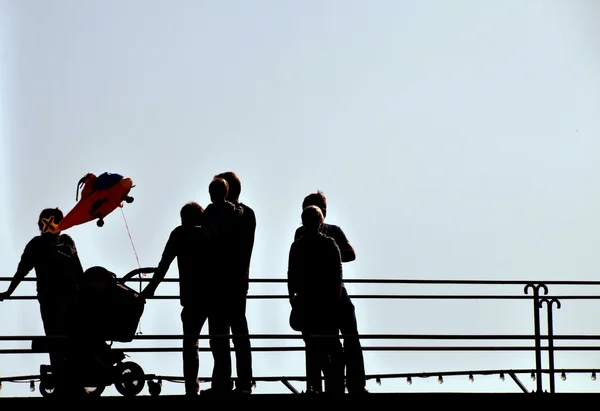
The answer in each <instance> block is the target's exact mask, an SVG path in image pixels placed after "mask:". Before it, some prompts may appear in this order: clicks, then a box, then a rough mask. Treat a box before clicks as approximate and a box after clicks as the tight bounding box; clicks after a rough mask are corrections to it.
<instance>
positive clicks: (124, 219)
mask: <svg viewBox="0 0 600 411" xmlns="http://www.w3.org/2000/svg"><path fill="white" fill-rule="evenodd" d="M121 215H122V216H123V221H125V228H126V229H127V235H128V236H129V241H131V247H132V248H133V254H135V259H136V261H137V263H138V268H142V266H141V264H140V259H139V258H138V255H137V251H136V250H135V245H134V244H133V238H132V237H131V232H130V231H129V225H127V219H126V218H125V213H124V212H123V208H122V207H121Z"/></svg>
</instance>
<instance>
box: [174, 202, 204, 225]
mask: <svg viewBox="0 0 600 411" xmlns="http://www.w3.org/2000/svg"><path fill="white" fill-rule="evenodd" d="M179 216H180V217H181V224H182V225H202V223H203V220H204V208H203V207H202V206H201V205H200V204H198V203H196V202H195V201H190V202H189V203H187V204H185V205H184V206H183V207H181V211H180V212H179Z"/></svg>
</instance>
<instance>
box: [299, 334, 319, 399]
mask: <svg viewBox="0 0 600 411" xmlns="http://www.w3.org/2000/svg"><path fill="white" fill-rule="evenodd" d="M303 336H304V345H305V361H306V392H307V393H310V394H320V393H322V392H323V383H322V381H321V360H322V358H321V357H320V353H319V347H318V342H317V341H315V339H314V338H312V337H311V336H310V335H309V334H308V333H303Z"/></svg>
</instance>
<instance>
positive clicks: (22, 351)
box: [0, 346, 600, 354]
mask: <svg viewBox="0 0 600 411" xmlns="http://www.w3.org/2000/svg"><path fill="white" fill-rule="evenodd" d="M362 349H363V351H535V347H533V346H532V347H525V346H502V347H499V346H487V347H478V346H447V347H446V346H410V347H408V346H407V347H402V346H380V347H363V348H362ZM549 349H550V348H549V347H540V350H541V351H548V350H549ZM552 349H553V350H554V351H598V350H600V346H566V347H557V346H554V347H552ZM113 350H114V351H120V352H152V353H158V352H181V350H182V348H181V347H152V348H151V347H137V348H135V347H132V348H113ZM251 350H252V351H256V352H285V351H305V347H252V348H251ZM198 351H200V352H211V349H210V348H208V347H206V348H205V347H200V348H198ZM46 352H47V351H42V350H35V351H34V350H32V349H26V348H21V349H19V348H17V349H0V354H43V353H46Z"/></svg>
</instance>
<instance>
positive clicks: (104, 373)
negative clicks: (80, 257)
mask: <svg viewBox="0 0 600 411" xmlns="http://www.w3.org/2000/svg"><path fill="white" fill-rule="evenodd" d="M155 271H156V268H140V269H136V270H133V271H130V272H129V273H127V274H126V275H125V276H123V278H121V279H118V278H117V276H116V275H115V274H114V273H112V272H110V271H109V270H107V269H106V268H104V267H100V266H95V267H90V268H88V269H87V270H86V271H85V272H84V275H83V278H82V282H81V286H80V292H79V301H80V302H79V310H78V313H77V316H76V318H77V320H76V324H75V327H74V332H73V335H70V336H68V338H67V344H68V345H67V347H68V348H67V350H68V352H67V355H66V363H67V373H68V376H67V378H68V379H71V380H72V381H74V382H75V383H76V384H77V385H78V386H81V387H82V389H84V388H85V390H84V391H82V394H84V395H93V396H100V395H101V394H102V393H103V392H104V389H105V388H106V387H107V386H110V385H112V384H114V385H115V388H116V390H117V391H118V392H119V393H120V394H121V395H123V396H136V395H138V394H139V393H140V392H141V391H142V389H143V388H144V386H145V382H146V377H145V374H144V370H143V369H142V367H141V366H140V365H138V364H137V363H135V362H133V361H125V358H126V355H125V354H124V353H123V352H122V351H118V350H113V349H111V345H112V342H115V341H117V342H131V341H132V340H133V337H134V335H135V332H136V329H137V326H138V324H139V320H140V318H141V316H142V314H143V312H144V305H145V300H143V299H142V298H140V296H139V293H138V292H137V291H135V290H133V289H132V288H130V287H128V286H127V285H125V283H126V282H127V281H128V280H130V279H132V278H133V277H135V276H137V275H139V274H142V273H152V272H155ZM34 343H36V341H35V340H34ZM34 348H35V347H34ZM54 387H55V384H54V381H53V375H52V370H51V366H49V365H41V366H40V386H39V388H40V393H41V394H42V396H52V395H54V394H55V390H54Z"/></svg>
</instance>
